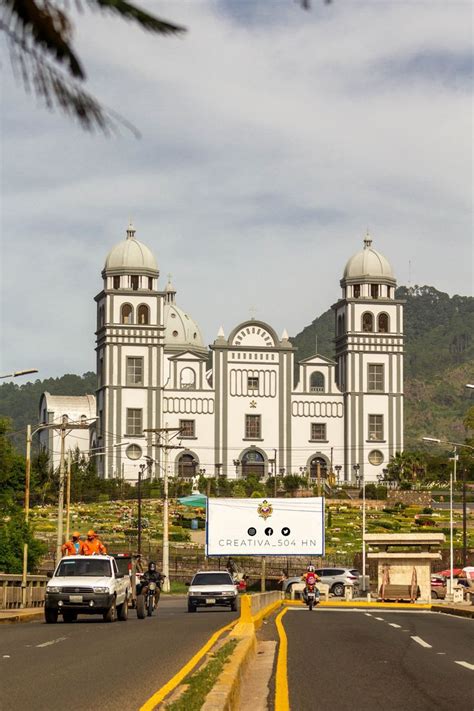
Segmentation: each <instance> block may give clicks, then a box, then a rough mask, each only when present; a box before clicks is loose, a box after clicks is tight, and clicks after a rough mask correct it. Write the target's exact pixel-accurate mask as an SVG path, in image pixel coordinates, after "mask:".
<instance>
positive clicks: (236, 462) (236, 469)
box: [233, 459, 240, 477]
mask: <svg viewBox="0 0 474 711" xmlns="http://www.w3.org/2000/svg"><path fill="white" fill-rule="evenodd" d="M233 461H234V467H235V476H236V477H238V475H239V467H240V459H234V460H233Z"/></svg>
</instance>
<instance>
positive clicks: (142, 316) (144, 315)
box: [138, 304, 150, 324]
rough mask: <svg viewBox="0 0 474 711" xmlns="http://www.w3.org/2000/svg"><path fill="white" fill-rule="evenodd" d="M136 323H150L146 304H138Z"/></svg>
mask: <svg viewBox="0 0 474 711" xmlns="http://www.w3.org/2000/svg"><path fill="white" fill-rule="evenodd" d="M138 323H141V324H145V323H150V309H149V308H148V306H147V305H146V304H140V306H139V307H138Z"/></svg>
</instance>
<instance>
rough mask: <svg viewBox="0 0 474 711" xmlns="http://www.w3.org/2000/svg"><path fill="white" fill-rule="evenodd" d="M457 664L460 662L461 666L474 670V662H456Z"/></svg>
mask: <svg viewBox="0 0 474 711" xmlns="http://www.w3.org/2000/svg"><path fill="white" fill-rule="evenodd" d="M454 663H455V664H459V666H460V667H464V668H465V669H470V670H471V671H474V664H469V662H454Z"/></svg>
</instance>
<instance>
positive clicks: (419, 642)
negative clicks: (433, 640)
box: [412, 636, 432, 649]
mask: <svg viewBox="0 0 474 711" xmlns="http://www.w3.org/2000/svg"><path fill="white" fill-rule="evenodd" d="M412 640H413V641H414V642H416V643H417V644H419V645H420V646H421V647H426V648H427V649H431V647H432V645H431V644H428V642H425V640H424V639H421V637H413V636H412Z"/></svg>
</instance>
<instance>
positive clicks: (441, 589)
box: [431, 575, 446, 600]
mask: <svg viewBox="0 0 474 711" xmlns="http://www.w3.org/2000/svg"><path fill="white" fill-rule="evenodd" d="M431 597H432V598H434V599H435V600H437V599H439V600H444V598H445V597H446V578H445V577H444V576H443V575H432V576H431Z"/></svg>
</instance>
